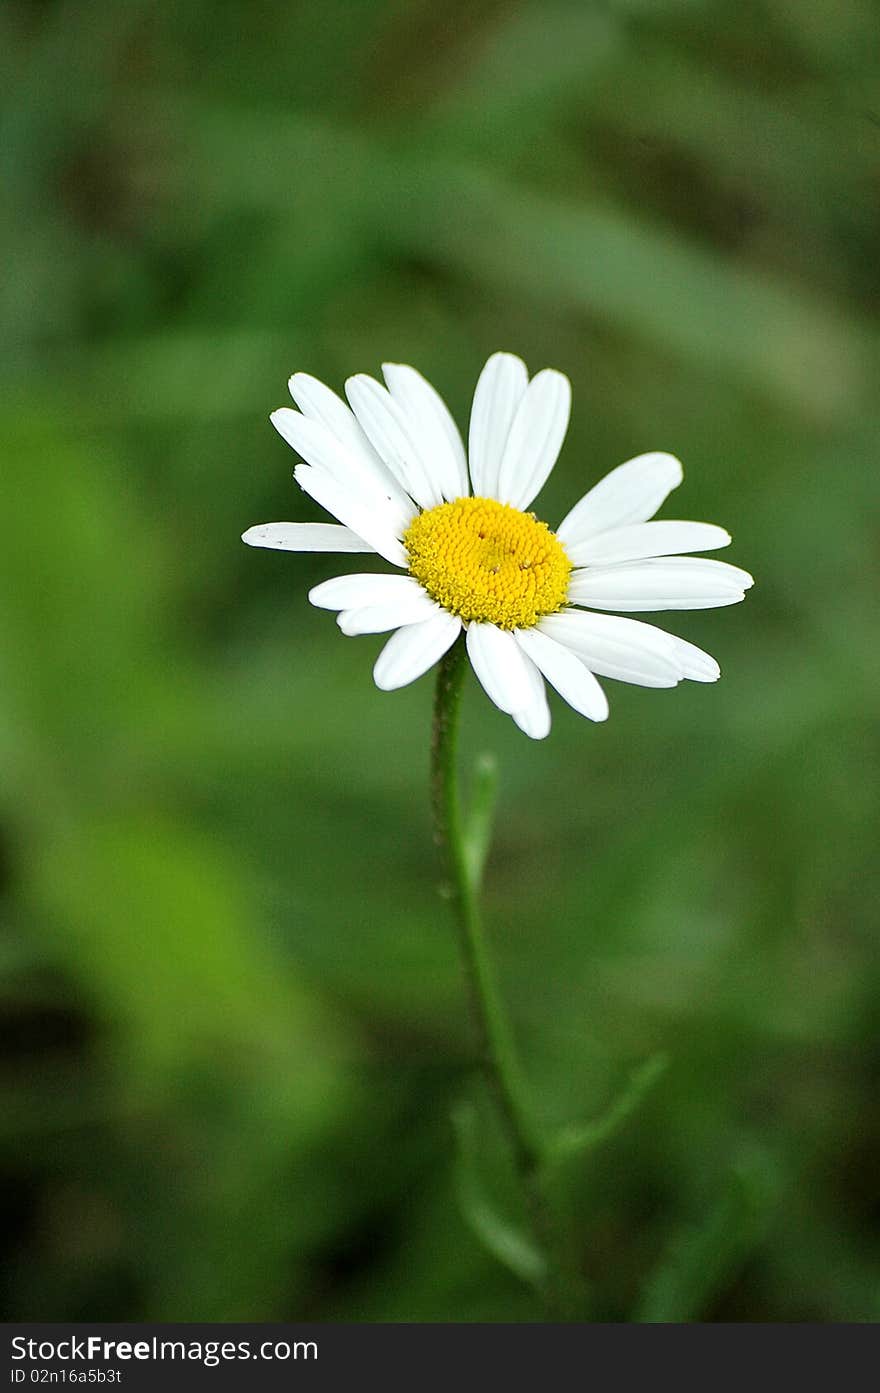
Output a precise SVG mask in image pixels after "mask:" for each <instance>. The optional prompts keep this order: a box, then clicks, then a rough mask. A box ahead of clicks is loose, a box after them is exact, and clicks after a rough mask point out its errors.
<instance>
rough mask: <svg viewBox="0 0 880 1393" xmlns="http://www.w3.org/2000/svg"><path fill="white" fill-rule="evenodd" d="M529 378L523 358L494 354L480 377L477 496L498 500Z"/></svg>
mask: <svg viewBox="0 0 880 1393" xmlns="http://www.w3.org/2000/svg"><path fill="white" fill-rule="evenodd" d="M528 385H529V374H528V372H527V370H526V365H525V363H524V362H523V361H522V359H521V358H516V357H514V355H513V354H512V353H493V354H492V357H491V358H490V359H489V361H488V363H487V364H486V366H485V367H484V368H483V371H482V372H481V373H480V377H479V381H478V382H477V387H476V391H475V392H474V401H473V406H472V407H471V424H470V432H469V436H468V458H469V462H470V471H471V483H472V484H473V489H474V493H475V494H477V495H479V496H481V497H485V498H494V497H495V495H496V492H497V489H498V469H499V466H500V464H501V457H502V455H503V454H504V447H505V445H506V444H507V437H508V435H509V434H510V427H511V426H512V424H513V418H514V416H515V415H516V410H517V407H518V406H519V404H520V401H521V400H522V398H523V397H524V396H525V392H526V388H527V387H528Z"/></svg>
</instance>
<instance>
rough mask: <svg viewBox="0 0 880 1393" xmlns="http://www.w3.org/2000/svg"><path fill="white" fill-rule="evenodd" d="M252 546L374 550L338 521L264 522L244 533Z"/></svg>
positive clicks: (245, 540) (314, 549)
mask: <svg viewBox="0 0 880 1393" xmlns="http://www.w3.org/2000/svg"><path fill="white" fill-rule="evenodd" d="M241 540H242V541H243V542H247V544H248V546H249V547H274V548H275V549H276V550H277V551H371V552H375V547H371V546H370V544H369V542H365V541H363V539H362V538H361V537H358V536H356V535H355V533H354V532H352V530H351V528H350V527H340V526H339V524H338V523H335V522H260V523H257V525H256V527H249V528H248V530H247V532H243V533H242V534H241Z"/></svg>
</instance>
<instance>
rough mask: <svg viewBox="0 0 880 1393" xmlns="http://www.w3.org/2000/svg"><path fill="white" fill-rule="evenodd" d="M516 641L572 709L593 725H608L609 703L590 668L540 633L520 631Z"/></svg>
mask: <svg viewBox="0 0 880 1393" xmlns="http://www.w3.org/2000/svg"><path fill="white" fill-rule="evenodd" d="M516 641H517V643H518V644H519V646H520V648H521V649H522V650H523V652H524V653H526V654H527V655H528V657H530V658H531V659H532V661H533V662H534V663H535V664H536V665H537V666H538V667H539V668H540V670H541V672H543V674H544V676H545V677H546V678H547V681H548V682H549V683H550V686H551V687H555V688H556V690H557V692H558V693H559V695H560V696H561V697H562V698H563V700H564V701H567V702H568V704H569V706H573V707H574V709H575V711H578V712H579V713H580V715H582V716H587V717H589V719H590V720H591V721H604V720H605V719H606V718H607V716H608V701H607V698H606V696H605V693H604V692H603V691H602V688H601V687H600V686H599V683H598V682H597V681H596V679H595V677H594V676H593V674H592V673H591V672H590V670H589V668H587V667H585V666H584V664H583V663H582V662H581V660H580V659H579V658H576V657H575V655H574V653H572V652H570V651H569V649H568V648H564V647H563V645H562V644H561V643H557V642H556V640H555V639H552V638H548V637H547V635H546V634H544V633H538V631H537V629H517V631H516Z"/></svg>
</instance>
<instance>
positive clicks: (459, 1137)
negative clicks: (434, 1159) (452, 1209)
mask: <svg viewBox="0 0 880 1393" xmlns="http://www.w3.org/2000/svg"><path fill="white" fill-rule="evenodd" d="M452 1125H453V1130H454V1133H455V1143H456V1145H455V1190H456V1198H457V1200H458V1206H459V1210H460V1212H461V1215H462V1218H463V1219H464V1221H465V1223H466V1224H467V1226H468V1228H469V1229H470V1230H471V1232H472V1233H473V1234H474V1235H475V1236H476V1237H477V1238H478V1239H479V1240H480V1242H481V1243H482V1245H483V1247H484V1248H485V1249H486V1251H487V1252H489V1253H491V1254H492V1256H493V1257H494V1258H497V1260H498V1261H499V1262H500V1263H502V1264H503V1266H504V1267H506V1268H507V1269H508V1270H509V1271H510V1272H513V1273H514V1275H515V1276H517V1277H519V1279H520V1281H522V1282H525V1283H526V1284H527V1285H528V1286H531V1287H540V1286H542V1285H543V1282H544V1279H545V1277H546V1263H545V1261H544V1258H543V1256H542V1254H541V1253H539V1252H538V1250H537V1248H536V1247H535V1245H534V1244H533V1243H532V1241H531V1239H530V1238H528V1237H527V1236H526V1234H524V1233H523V1232H522V1230H521V1229H519V1228H518V1227H517V1226H516V1225H515V1224H514V1223H513V1222H512V1221H511V1220H510V1219H508V1218H507V1217H506V1216H505V1215H502V1214H500V1213H499V1212H498V1210H497V1209H496V1208H495V1205H494V1204H493V1202H492V1200H491V1199H490V1198H489V1196H488V1195H487V1193H486V1190H485V1185H484V1181H483V1177H482V1176H481V1175H480V1173H479V1147H478V1145H477V1117H476V1111H475V1109H474V1107H473V1106H472V1104H470V1103H462V1104H461V1105H460V1106H459V1107H457V1108H455V1109H454V1111H453V1113H452Z"/></svg>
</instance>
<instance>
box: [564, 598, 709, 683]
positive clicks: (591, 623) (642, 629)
mask: <svg viewBox="0 0 880 1393" xmlns="http://www.w3.org/2000/svg"><path fill="white" fill-rule="evenodd" d="M538 628H539V630H540V631H541V633H542V634H546V635H547V636H548V637H549V638H552V639H555V640H556V641H557V643H562V644H564V645H565V647H566V648H570V649H571V651H572V652H573V653H575V654H576V655H577V656H578V657H579V658H580V659H581V660H582V661H583V662H584V663H585V664H586V665H587V667H588V668H589V669H590V671H591V672H598V673H599V674H600V676H602V677H614V678H616V679H617V681H619V682H634V683H636V684H637V685H638V686H640V687H675V686H677V684H678V683H679V682H680V681H681V680H682V679H683V678H685V677H690V678H692V679H693V680H694V681H696V682H714V681H715V680H716V678H717V677H718V676H719V670H718V664H717V663H716V662H715V659H714V658H710V656H709V654H708V653H703V652H702V650H701V649H699V648H696V647H695V646H694V644H692V643H685V641H684V639H679V638H676V637H675V635H674V634H667V633H665V632H664V630H663V629H658V628H656V627H655V626H654V625H653V624H644V623H641V622H640V621H639V620H638V619H622V618H621V617H620V616H619V615H616V614H585V613H583V611H578V610H563V611H562V613H561V614H548V615H546V616H545V617H544V618H543V619H541V620H540V621H539V622H538Z"/></svg>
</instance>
